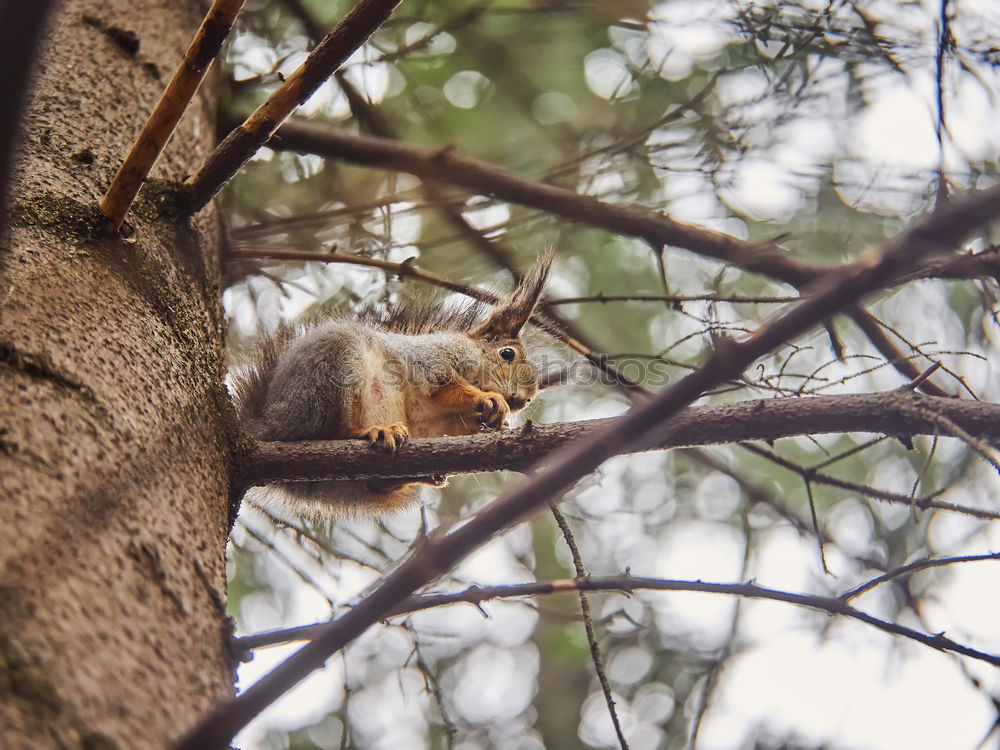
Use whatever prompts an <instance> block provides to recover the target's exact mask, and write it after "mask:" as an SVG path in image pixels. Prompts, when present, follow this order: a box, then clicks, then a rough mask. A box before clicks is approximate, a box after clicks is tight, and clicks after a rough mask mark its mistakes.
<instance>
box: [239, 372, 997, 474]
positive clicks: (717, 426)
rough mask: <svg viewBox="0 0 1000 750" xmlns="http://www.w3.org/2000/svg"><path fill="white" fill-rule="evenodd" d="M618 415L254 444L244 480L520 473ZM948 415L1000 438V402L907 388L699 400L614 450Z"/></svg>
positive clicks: (978, 433) (895, 427) (895, 430)
mask: <svg viewBox="0 0 1000 750" xmlns="http://www.w3.org/2000/svg"><path fill="white" fill-rule="evenodd" d="M935 416H940V417H944V418H945V419H946V420H947V422H944V423H942V422H941V421H938V420H936V419H935ZM621 421H622V420H621V418H612V419H590V420H586V421H582V422H565V423H559V424H549V425H530V426H528V427H525V428H524V429H520V430H511V431H507V432H503V433H484V434H481V435H471V436H462V437H444V438H423V439H416V440H412V441H410V442H409V443H407V444H406V445H404V446H403V447H402V448H400V449H399V450H397V451H396V454H395V455H394V456H392V457H386V456H385V454H383V453H379V452H376V451H373V450H371V448H370V447H369V445H368V443H367V442H365V441H362V440H317V441H308V442H296V443H258V444H257V446H256V448H255V449H254V450H253V451H252V452H250V453H249V454H247V455H246V456H244V457H243V460H242V462H241V465H240V466H241V479H242V481H243V482H244V483H245V484H246V485H248V486H250V485H262V484H269V483H272V482H277V481H282V480H302V479H305V480H309V479H375V478H384V477H408V476H416V475H427V474H459V473H464V472H472V471H498V470H514V471H523V470H524V469H527V468H528V467H530V466H532V465H533V464H535V463H536V462H538V461H540V460H542V461H544V458H542V457H544V456H545V455H546V454H549V453H552V452H554V451H555V450H556V449H558V448H560V447H562V446H563V445H566V444H568V443H570V442H574V441H578V440H581V439H584V438H587V437H590V436H592V435H594V434H596V433H598V432H600V431H601V430H603V429H606V428H608V427H611V426H612V425H615V424H616V423H620V422H621ZM948 422H950V423H951V424H954V425H957V426H958V427H960V428H961V430H964V431H965V432H967V433H968V434H970V435H973V436H975V437H977V438H981V439H982V440H984V441H986V442H1000V405H998V404H991V403H986V402H982V401H961V400H958V399H954V398H940V397H936V396H925V395H922V394H918V393H913V392H912V391H909V390H901V391H892V392H889V393H870V394H861V395H849V396H819V397H814V398H789V399H776V398H775V399H761V400H758V401H741V402H738V403H732V404H721V405H716V406H693V407H690V408H688V409H685V410H684V411H682V412H680V413H679V414H677V416H675V417H674V418H673V419H672V420H671V422H670V424H671V430H670V433H669V434H668V435H666V436H664V437H661V438H659V439H658V440H656V441H654V442H648V441H647V442H640V443H635V444H632V445H620V446H618V447H619V450H618V451H616V453H618V454H621V453H638V452H642V451H650V450H658V449H663V448H682V447H684V448H686V447H691V446H696V445H713V444H720V443H740V442H747V441H752V440H767V441H770V440H777V439H779V438H783V437H792V436H795V435H820V434H825V433H836V432H870V433H881V434H886V435H893V436H898V437H911V436H913V435H941V436H944V435H948V436H952V437H963V436H962V435H959V434H957V432H956V431H955V430H950V429H948V426H947V423H948Z"/></svg>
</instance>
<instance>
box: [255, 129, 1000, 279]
mask: <svg viewBox="0 0 1000 750" xmlns="http://www.w3.org/2000/svg"><path fill="white" fill-rule="evenodd" d="M268 146H270V147H271V148H273V149H276V150H278V151H297V152H302V153H311V154H316V155H318V156H323V157H325V158H327V159H336V160H339V161H344V162H347V163H350V164H359V165H361V166H367V167H375V168H379V169H389V170H394V171H399V172H407V173H409V174H413V175H416V176H417V177H419V178H421V179H422V180H436V181H438V182H446V183H450V184H452V185H456V186H459V187H462V188H465V189H466V190H469V191H471V192H473V193H476V194H478V195H490V196H494V197H496V198H499V199H501V200H504V201H507V202H509V203H514V204H517V205H521V206H527V207H529V208H535V209H538V210H541V211H546V212H548V213H552V214H555V215H556V216H561V217H562V218H564V219H568V220H570V221H574V222H578V223H580V224H585V225H588V226H594V227H599V228H601V229H605V230H607V231H609V232H613V233H616V234H621V235H625V236H628V237H639V238H641V239H644V240H646V241H647V242H649V243H650V244H651V245H653V246H654V247H657V248H659V247H662V246H663V245H673V246H675V247H681V248H685V249H687V250H691V251H692V252H696V253H699V254H701V255H704V256H707V257H709V258H715V259H717V260H720V261H723V262H725V263H729V264H732V265H734V266H737V267H738V268H742V269H744V270H746V271H751V272H753V273H759V274H762V275H764V276H768V277H770V278H773V279H777V280H779V281H783V282H785V283H786V284H791V285H792V286H795V287H797V288H802V287H803V286H805V285H807V284H809V283H811V282H813V281H816V280H817V279H818V278H820V277H821V276H823V275H824V274H826V273H827V272H829V271H830V270H831V269H830V268H828V267H825V266H820V265H815V264H811V263H804V262H802V261H799V260H796V259H794V258H792V257H790V256H789V255H788V254H787V253H785V252H784V251H782V250H780V249H779V248H777V247H776V246H775V245H773V244H769V243H754V242H747V241H745V240H740V239H737V238H736V237H731V236H729V235H725V234H721V233H719V232H713V231H711V230H708V229H703V228H700V227H694V226H691V225H689V224H683V223H681V222H678V221H674V220H673V219H671V218H669V217H668V216H665V215H663V214H659V213H655V212H653V211H649V210H645V209H642V208H636V207H634V206H623V205H618V204H613V203H605V202H604V201H601V200H599V199H597V198H594V197H593V196H589V195H584V194H580V193H577V192H574V191H573V190H568V189H566V188H561V187H556V186H554V185H549V184H546V183H543V182H536V181H532V180H530V179H526V178H524V177H521V176H520V175H517V174H515V173H513V172H511V171H509V170H506V169H503V168H502V167H499V166H496V165H493V164H488V163H486V162H482V161H477V160H475V159H470V158H467V157H464V156H461V155H460V154H458V153H457V152H456V151H455V149H454V148H452V147H446V148H442V149H426V148H417V147H415V146H410V145H407V144H405V143H402V142H400V141H397V140H393V139H389V138H378V137H373V136H361V135H351V134H348V133H344V132H341V131H338V130H334V129H333V128H330V127H323V126H319V125H311V124H304V123H301V122H288V123H285V124H284V125H282V126H281V128H280V129H279V130H277V132H276V133H275V134H274V137H273V138H272V139H271V140H270V141H269V142H268ZM949 249H950V248H949ZM863 265H865V261H859V262H857V263H855V264H853V266H854V267H856V268H860V267H861V266H863ZM904 274H905V275H904ZM998 275H1000V253H996V252H984V253H979V254H977V255H948V256H945V257H943V258H936V259H934V260H933V261H932V262H931V263H929V264H928V265H927V266H926V267H919V266H917V267H913V268H908V269H906V271H905V272H903V271H900V272H899V273H898V274H895V275H894V276H893V277H891V278H890V279H886V281H885V283H886V284H889V283H890V282H891V283H898V282H900V281H902V280H910V279H914V278H927V277H928V276H940V277H942V278H974V277H977V276H998Z"/></svg>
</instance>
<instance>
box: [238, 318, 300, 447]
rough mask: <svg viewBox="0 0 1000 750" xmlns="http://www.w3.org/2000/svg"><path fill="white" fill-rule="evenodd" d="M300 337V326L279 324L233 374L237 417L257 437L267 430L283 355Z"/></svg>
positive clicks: (262, 338)
mask: <svg viewBox="0 0 1000 750" xmlns="http://www.w3.org/2000/svg"><path fill="white" fill-rule="evenodd" d="M297 335H298V329H297V327H296V326H293V325H289V324H287V323H281V324H279V325H278V327H277V328H275V330H274V331H272V332H270V333H268V334H266V335H264V336H261V337H259V338H258V339H257V341H256V342H254V345H253V346H252V347H251V348H250V349H249V350H248V351H247V352H246V354H245V356H244V357H243V362H242V363H241V364H240V365H239V366H237V367H235V368H234V369H233V370H232V371H231V372H230V375H229V389H230V391H232V394H233V403H234V404H235V405H236V413H237V415H239V418H240V421H241V422H242V423H243V424H244V425H245V426H246V427H247V428H248V429H249V430H250V431H251V432H252V433H253V434H254V436H255V437H256V436H259V434H260V432H261V430H262V429H263V427H264V407H265V405H266V403H267V389H268V388H269V387H270V385H271V376H272V375H273V374H274V369H275V367H277V366H278V360H279V359H281V355H282V354H284V352H285V350H286V349H288V347H289V345H290V344H291V342H292V340H293V339H294V338H295V337H296V336H297Z"/></svg>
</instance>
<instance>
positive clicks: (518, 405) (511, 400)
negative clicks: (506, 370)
mask: <svg viewBox="0 0 1000 750" xmlns="http://www.w3.org/2000/svg"><path fill="white" fill-rule="evenodd" d="M504 400H505V401H506V402H507V406H509V407H510V410H511V411H519V410H521V409H523V408H524V407H525V406H527V405H528V399H526V398H521V397H520V396H514V395H510V396H504Z"/></svg>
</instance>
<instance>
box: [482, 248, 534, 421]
mask: <svg viewBox="0 0 1000 750" xmlns="http://www.w3.org/2000/svg"><path fill="white" fill-rule="evenodd" d="M551 265H552V252H551V251H548V252H546V253H544V254H543V255H542V256H541V257H540V258H539V260H538V262H537V263H535V265H533V266H532V267H531V269H530V270H529V271H528V273H527V274H525V276H524V278H523V279H522V280H521V283H520V284H518V286H517V289H516V290H515V291H514V293H513V294H512V295H511V296H510V298H509V299H506V300H501V301H500V302H498V303H497V304H496V305H494V306H493V308H492V309H491V310H490V313H489V315H488V316H487V318H486V320H485V321H483V322H482V323H481V324H479V325H478V326H476V328H474V329H473V330H472V331H471V332H470V333H469V337H470V338H471V339H472V340H473V341H474V342H475V343H476V345H477V346H478V347H479V349H480V351H481V352H482V356H481V360H480V361H481V367H480V368H479V369H480V372H479V373H478V374H477V375H478V376H477V378H476V379H477V380H478V381H479V382H478V383H477V385H479V387H480V388H483V389H487V390H495V391H497V392H498V393H500V394H501V395H502V396H503V397H504V398H505V399H506V401H507V405H508V406H509V407H510V408H511V411H518V410H519V409H523V408H524V407H525V406H527V404H528V402H529V401H531V399H533V398H534V397H535V394H536V393H538V373H537V371H536V368H535V366H534V365H533V364H532V363H531V362H529V361H528V359H527V357H526V356H525V352H524V345H523V344H522V343H521V331H522V330H523V329H524V326H525V325H526V324H527V322H528V319H529V318H530V317H531V314H532V313H533V312H534V311H535V307H536V306H537V305H538V300H539V298H540V297H541V295H542V289H543V288H544V287H545V281H546V279H547V278H548V275H549V267H550V266H551Z"/></svg>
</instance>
